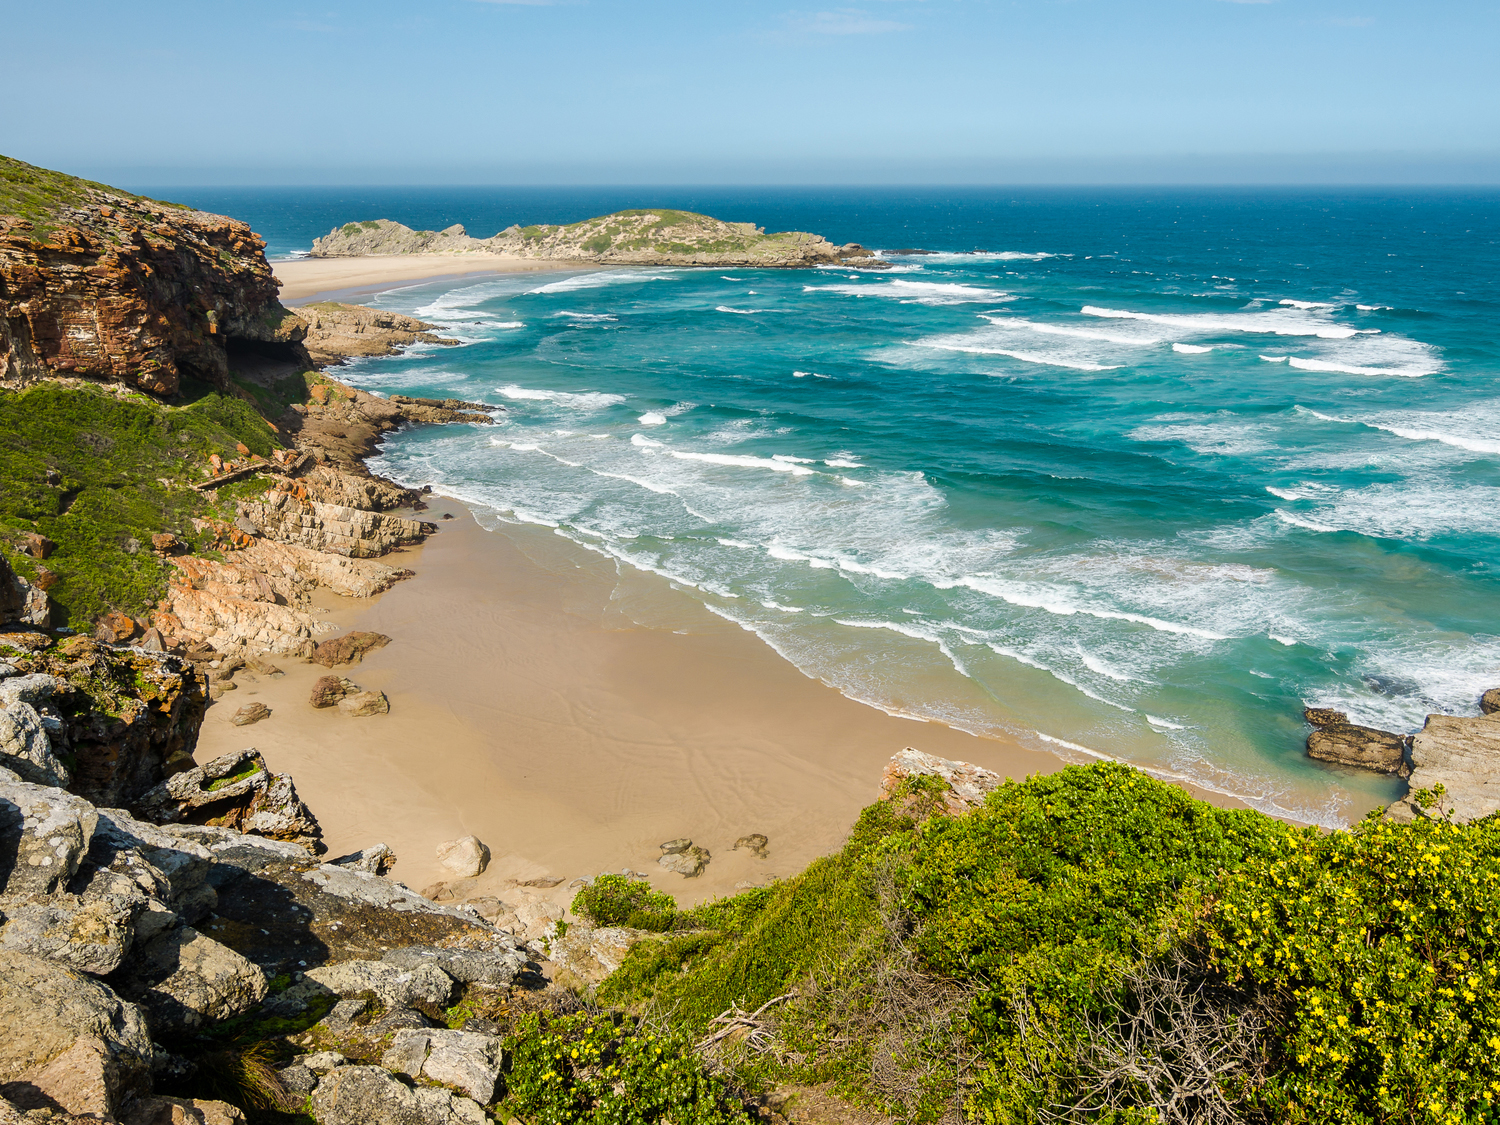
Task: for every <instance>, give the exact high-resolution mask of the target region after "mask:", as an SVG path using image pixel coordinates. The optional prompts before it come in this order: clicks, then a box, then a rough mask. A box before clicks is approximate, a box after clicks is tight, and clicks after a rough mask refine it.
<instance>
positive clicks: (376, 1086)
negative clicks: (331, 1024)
mask: <svg viewBox="0 0 1500 1125" xmlns="http://www.w3.org/2000/svg"><path fill="white" fill-rule="evenodd" d="M312 1102H313V1110H314V1112H315V1114H316V1115H317V1119H318V1121H319V1123H320V1125H489V1118H488V1117H486V1116H485V1113H484V1110H483V1109H482V1108H481V1107H480V1106H479V1105H478V1104H477V1103H476V1102H474V1101H473V1100H472V1099H470V1098H465V1097H462V1096H460V1095H457V1094H453V1093H450V1092H449V1091H448V1090H445V1089H443V1088H442V1087H437V1086H419V1087H417V1088H415V1089H413V1088H412V1087H410V1086H407V1085H405V1084H403V1083H401V1082H398V1081H397V1080H396V1079H395V1078H393V1077H391V1073H390V1072H389V1071H388V1070H384V1069H382V1068H381V1067H378V1066H341V1067H339V1068H338V1069H337V1070H334V1071H331V1072H330V1073H329V1075H328V1077H326V1078H324V1079H323V1081H321V1082H319V1083H318V1088H317V1089H316V1090H315V1091H313V1096H312Z"/></svg>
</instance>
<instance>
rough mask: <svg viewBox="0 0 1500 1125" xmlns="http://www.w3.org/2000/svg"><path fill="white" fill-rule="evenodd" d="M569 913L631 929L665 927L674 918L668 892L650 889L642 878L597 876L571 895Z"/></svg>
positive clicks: (670, 924) (659, 928)
mask: <svg viewBox="0 0 1500 1125" xmlns="http://www.w3.org/2000/svg"><path fill="white" fill-rule="evenodd" d="M572 909H573V913H574V914H576V915H578V916H579V917H580V918H587V919H588V920H589V921H591V922H593V923H594V924H595V925H596V926H629V927H630V928H631V929H634V930H655V931H658V932H659V931H661V930H669V929H671V928H672V923H673V922H674V921H675V920H676V917H677V902H676V900H675V899H673V898H672V896H671V895H667V894H662V893H661V892H660V891H653V890H652V889H651V884H650V883H648V882H646V881H645V880H644V879H632V878H630V877H629V876H627V875H600V876H599V877H598V878H597V879H595V880H594V881H593V882H592V883H590V884H589V885H588V886H586V887H584V888H583V889H582V890H581V891H579V892H578V894H577V895H576V896H574V898H573V907H572Z"/></svg>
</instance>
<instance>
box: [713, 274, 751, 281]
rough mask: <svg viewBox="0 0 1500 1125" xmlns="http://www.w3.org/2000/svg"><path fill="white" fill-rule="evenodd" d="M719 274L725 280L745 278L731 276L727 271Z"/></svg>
mask: <svg viewBox="0 0 1500 1125" xmlns="http://www.w3.org/2000/svg"><path fill="white" fill-rule="evenodd" d="M719 276H720V277H722V278H723V279H724V280H725V281H744V280H745V279H744V278H743V277H730V276H729V275H728V274H727V273H725V274H720V275H719Z"/></svg>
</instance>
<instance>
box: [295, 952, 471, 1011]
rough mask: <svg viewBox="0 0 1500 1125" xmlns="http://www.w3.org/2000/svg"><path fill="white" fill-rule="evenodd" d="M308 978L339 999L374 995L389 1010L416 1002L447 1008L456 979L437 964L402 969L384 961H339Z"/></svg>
mask: <svg viewBox="0 0 1500 1125" xmlns="http://www.w3.org/2000/svg"><path fill="white" fill-rule="evenodd" d="M306 979H308V980H310V981H313V982H314V983H316V984H320V985H322V986H323V987H324V988H326V989H328V990H329V991H330V992H333V993H335V994H337V995H339V996H355V995H357V994H359V993H361V992H373V993H374V994H375V995H376V996H378V997H380V999H381V1001H382V1002H383V1003H384V1004H385V1006H386V1007H387V1008H404V1007H409V1006H410V1005H412V1004H414V1003H424V1004H436V1005H437V1006H438V1007H440V1008H446V1007H447V1006H448V1005H449V1004H451V1003H452V1002H453V997H454V993H455V988H454V982H453V978H452V977H450V976H449V975H448V974H447V973H445V972H443V970H442V969H440V968H438V967H437V966H436V965H427V964H424V965H418V966H417V967H415V968H412V969H403V968H400V967H399V966H396V965H389V964H386V963H385V962H384V961H340V962H339V963H338V964H336V965H320V966H319V967H318V968H316V969H309V970H308V971H307V973H306Z"/></svg>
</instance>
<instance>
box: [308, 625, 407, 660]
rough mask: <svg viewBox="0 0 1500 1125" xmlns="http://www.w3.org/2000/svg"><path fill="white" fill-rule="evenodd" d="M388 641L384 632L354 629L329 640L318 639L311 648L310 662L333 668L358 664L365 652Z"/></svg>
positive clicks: (389, 640)
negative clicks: (314, 646) (313, 647)
mask: <svg viewBox="0 0 1500 1125" xmlns="http://www.w3.org/2000/svg"><path fill="white" fill-rule="evenodd" d="M390 643H391V638H390V637H387V636H386V635H385V634H384V633H369V632H363V631H360V630H356V631H355V632H353V633H345V634H344V635H343V636H342V637H334V638H333V639H332V640H331V641H320V642H319V643H318V646H317V648H315V649H314V650H313V655H312V662H313V663H314V664H321V665H323V667H325V668H333V667H335V666H336V665H339V664H358V663H359V662H360V661H362V660H363V659H364V658H365V653H367V652H374V651H375V650H376V649H377V648H384V647H385V646H386V645H388V644H390Z"/></svg>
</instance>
